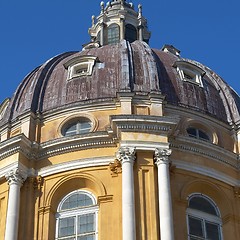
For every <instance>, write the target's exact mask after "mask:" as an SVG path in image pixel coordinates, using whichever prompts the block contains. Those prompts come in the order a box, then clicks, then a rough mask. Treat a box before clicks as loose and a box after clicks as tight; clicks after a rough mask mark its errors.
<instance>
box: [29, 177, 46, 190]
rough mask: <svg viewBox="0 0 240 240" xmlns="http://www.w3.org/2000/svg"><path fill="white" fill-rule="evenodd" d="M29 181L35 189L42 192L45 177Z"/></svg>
mask: <svg viewBox="0 0 240 240" xmlns="http://www.w3.org/2000/svg"><path fill="white" fill-rule="evenodd" d="M28 181H29V183H31V184H32V186H33V188H34V189H38V190H40V189H41V187H42V185H43V177H42V176H36V177H29V178H28Z"/></svg>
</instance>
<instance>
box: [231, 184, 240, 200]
mask: <svg viewBox="0 0 240 240" xmlns="http://www.w3.org/2000/svg"><path fill="white" fill-rule="evenodd" d="M233 193H234V196H235V198H239V199H240V186H234V187H233Z"/></svg>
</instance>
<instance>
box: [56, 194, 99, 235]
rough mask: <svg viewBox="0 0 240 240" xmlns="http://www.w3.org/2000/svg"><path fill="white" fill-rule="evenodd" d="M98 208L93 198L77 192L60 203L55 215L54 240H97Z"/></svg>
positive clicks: (90, 195)
mask: <svg viewBox="0 0 240 240" xmlns="http://www.w3.org/2000/svg"><path fill="white" fill-rule="evenodd" d="M97 214H98V206H97V204H96V199H95V197H94V196H93V195H92V194H91V193H89V192H87V191H81V190H77V191H74V192H71V193H69V194H68V195H67V196H65V197H64V198H63V199H62V201H61V202H60V204H59V206H58V210H57V214H56V238H55V239H56V240H97Z"/></svg>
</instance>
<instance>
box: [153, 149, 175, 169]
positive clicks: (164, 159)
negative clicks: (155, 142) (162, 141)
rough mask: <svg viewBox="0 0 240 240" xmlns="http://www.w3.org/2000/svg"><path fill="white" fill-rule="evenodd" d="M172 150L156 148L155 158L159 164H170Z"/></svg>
mask: <svg viewBox="0 0 240 240" xmlns="http://www.w3.org/2000/svg"><path fill="white" fill-rule="evenodd" d="M171 153H172V150H171V149H169V148H164V149H161V148H156V149H155V153H154V160H155V163H156V165H157V166H159V165H160V164H169V163H170V160H169V156H170V155H171Z"/></svg>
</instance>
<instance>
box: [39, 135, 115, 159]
mask: <svg viewBox="0 0 240 240" xmlns="http://www.w3.org/2000/svg"><path fill="white" fill-rule="evenodd" d="M115 146H116V142H115V140H114V139H113V138H111V137H109V135H108V133H107V132H95V133H90V134H86V135H76V136H73V137H63V138H58V139H55V140H52V141H49V142H45V143H43V144H41V145H40V146H39V153H38V159H41V158H44V157H50V156H55V155H58V154H63V153H67V152H73V151H77V150H84V149H89V148H96V147H97V148H99V147H115Z"/></svg>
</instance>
